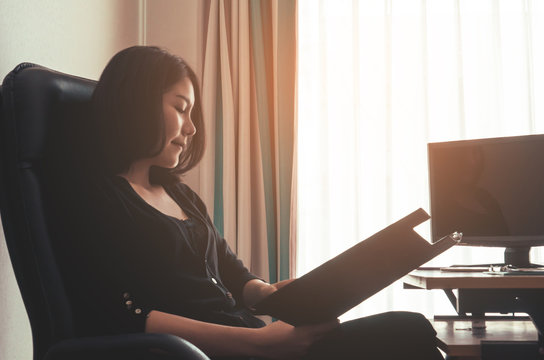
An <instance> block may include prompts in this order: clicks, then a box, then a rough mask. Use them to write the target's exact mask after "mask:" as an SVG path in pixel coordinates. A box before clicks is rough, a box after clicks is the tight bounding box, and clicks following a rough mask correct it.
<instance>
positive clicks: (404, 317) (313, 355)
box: [305, 312, 443, 360]
mask: <svg viewBox="0 0 544 360" xmlns="http://www.w3.org/2000/svg"><path fill="white" fill-rule="evenodd" d="M305 359H306V360H322V359H384V360H385V359H418V360H435V359H443V357H442V355H441V354H440V351H439V350H438V349H437V347H436V332H435V331H434V329H433V327H432V326H431V324H430V323H429V321H428V320H427V319H425V317H424V316H423V315H421V314H418V313H412V312H387V313H382V314H377V315H372V316H368V317H364V318H360V319H356V320H352V321H347V322H344V323H342V324H341V325H340V327H339V328H338V329H337V330H335V331H334V332H333V333H331V334H330V335H329V336H327V337H325V338H324V339H322V340H321V341H319V342H318V343H316V344H315V345H314V346H313V347H312V348H311V349H310V353H309V354H308V356H307V357H306V358H305Z"/></svg>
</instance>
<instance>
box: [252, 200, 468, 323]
mask: <svg viewBox="0 0 544 360" xmlns="http://www.w3.org/2000/svg"><path fill="white" fill-rule="evenodd" d="M429 218H430V216H429V215H428V214H427V213H426V212H425V210H423V209H418V210H416V211H414V212H413V213H411V214H410V215H408V216H406V217H404V218H402V219H400V220H399V221H397V222H396V223H394V224H392V225H390V226H388V227H386V228H385V229H383V230H381V231H380V232H378V233H376V234H374V235H372V236H371V237H369V238H368V239H365V240H363V241H361V242H360V243H358V244H357V245H355V246H353V247H351V248H350V249H348V250H346V251H344V252H343V253H341V254H340V255H338V256H336V257H334V258H333V259H331V260H329V261H327V262H326V263H324V264H322V265H321V266H319V267H317V268H315V269H314V270H312V271H310V272H309V273H307V274H305V275H304V276H302V277H300V278H298V279H296V280H294V281H293V282H291V283H289V284H288V285H286V286H284V287H282V288H281V289H279V290H278V291H276V292H274V293H272V294H271V295H270V296H268V297H266V298H265V299H263V300H262V301H260V302H259V303H257V304H256V305H255V312H256V313H257V314H268V315H271V316H273V317H275V318H277V319H280V320H283V321H285V322H287V323H289V324H291V325H295V326H299V325H307V324H314V323H320V322H324V321H328V320H333V319H336V318H338V316H340V315H342V314H343V313H345V312H346V311H348V310H349V309H351V308H352V307H354V306H356V305H358V304H360V303H361V302H363V301H364V300H366V299H367V298H369V297H370V296H372V295H374V294H375V293H377V292H378V291H380V290H382V289H383V288H385V287H386V286H388V285H390V284H392V283H393V282H394V281H395V280H397V279H400V278H401V277H403V276H404V275H406V274H408V273H409V272H410V271H412V270H414V269H416V268H417V267H419V266H421V265H422V264H424V263H426V262H427V261H429V260H431V259H432V258H434V257H435V256H437V255H438V254H440V253H442V252H444V251H445V250H447V249H449V248H450V247H452V246H453V245H455V244H457V243H458V242H459V240H460V239H461V234H458V233H453V234H451V235H448V236H446V237H444V238H442V239H441V240H439V241H437V242H436V243H434V244H430V243H429V242H428V241H427V240H425V239H424V238H422V237H421V236H419V235H418V234H417V233H416V232H415V231H414V227H415V226H417V225H419V224H421V223H422V222H423V221H425V220H428V219H429Z"/></svg>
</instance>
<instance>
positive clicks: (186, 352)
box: [44, 333, 210, 360]
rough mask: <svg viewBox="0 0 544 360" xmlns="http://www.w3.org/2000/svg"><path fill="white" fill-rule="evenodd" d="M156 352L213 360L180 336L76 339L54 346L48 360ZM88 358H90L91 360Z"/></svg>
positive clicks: (128, 335) (134, 335) (97, 357)
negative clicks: (79, 356)
mask: <svg viewBox="0 0 544 360" xmlns="http://www.w3.org/2000/svg"><path fill="white" fill-rule="evenodd" d="M150 349H156V350H160V351H162V352H166V353H167V354H168V355H169V356H174V357H175V358H176V359H178V358H179V359H180V360H181V359H183V360H210V359H209V358H208V357H207V356H206V354H204V353H203V352H202V351H201V350H200V349H199V348H197V347H196V346H194V345H193V344H191V343H190V342H189V341H187V340H184V339H182V338H180V337H178V336H175V335H170V334H146V333H135V334H122V335H112V336H97V337H84V338H73V339H67V340H63V341H60V342H58V343H56V344H54V345H53V346H52V347H51V348H50V349H49V351H48V352H47V354H46V355H45V358H44V360H54V359H57V358H64V357H66V356H68V357H69V358H74V359H77V358H78V354H79V355H83V354H84V355H85V356H87V357H88V356H89V355H94V354H96V359H101V358H102V356H101V355H104V354H107V353H111V352H115V353H116V354H120V353H123V352H124V351H125V352H127V353H128V352H129V351H132V352H134V351H144V350H150ZM87 357H86V358H87Z"/></svg>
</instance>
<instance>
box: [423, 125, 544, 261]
mask: <svg viewBox="0 0 544 360" xmlns="http://www.w3.org/2000/svg"><path fill="white" fill-rule="evenodd" d="M428 157H429V186H430V212H431V236H432V240H433V242H434V241H438V240H439V239H440V238H442V237H443V236H445V235H447V234H450V233H452V232H453V231H459V232H462V233H463V239H462V243H461V244H463V245H471V246H499V247H505V248H506V249H505V259H504V262H505V264H507V265H509V264H510V265H514V266H517V267H528V266H531V264H530V261H529V250H530V248H531V247H532V246H543V245H544V135H526V136H512V137H499V138H487V139H476V140H461V141H449V142H435V143H429V144H428Z"/></svg>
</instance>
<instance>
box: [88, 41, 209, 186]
mask: <svg viewBox="0 0 544 360" xmlns="http://www.w3.org/2000/svg"><path fill="white" fill-rule="evenodd" d="M184 78H189V80H190V81H191V83H192V85H193V87H194V93H195V103H194V105H193V110H192V111H191V120H192V121H193V123H194V126H195V128H196V133H195V135H194V136H192V137H191V138H190V139H189V142H188V146H187V148H186V149H185V150H184V151H183V152H182V153H181V155H180V159H179V164H178V166H176V167H175V168H174V169H164V168H158V167H153V168H152V169H151V177H150V181H151V182H153V183H160V182H164V181H167V180H178V181H179V176H180V175H182V174H184V173H186V172H187V171H188V170H190V169H191V168H193V167H194V166H195V165H197V164H198V162H199V161H200V160H201V159H202V156H203V154H204V140H205V133H204V124H203V120H202V104H201V99H200V90H199V86H198V80H197V77H196V75H195V73H194V71H193V70H192V69H191V68H190V67H189V65H188V64H187V63H186V62H185V61H184V60H183V59H182V58H180V57H178V56H175V55H172V54H170V53H169V52H167V51H166V50H164V49H161V48H158V47H154V46H133V47H130V48H127V49H124V50H122V51H120V52H118V53H117V54H116V55H115V56H113V58H112V59H111V60H110V61H109V63H108V65H107V66H106V68H105V69H104V71H103V72H102V75H101V76H100V79H99V81H98V84H97V86H96V89H95V90H94V93H93V97H92V108H93V125H94V126H95V129H96V134H93V136H96V140H95V141H97V142H98V148H99V151H100V162H101V167H102V169H103V170H104V171H105V172H106V173H108V174H110V175H116V174H120V173H122V172H125V171H127V170H128V168H129V166H130V164H132V163H133V162H134V161H136V160H138V159H142V158H146V157H153V156H156V155H158V154H159V153H160V152H161V150H162V149H163V147H164V146H165V144H164V141H165V138H164V136H165V134H164V121H162V119H163V113H162V96H163V94H164V93H165V92H166V91H167V90H168V89H169V88H170V87H171V86H172V85H174V84H175V83H176V82H178V81H180V80H182V79H184Z"/></svg>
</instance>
